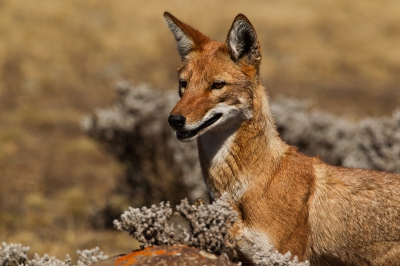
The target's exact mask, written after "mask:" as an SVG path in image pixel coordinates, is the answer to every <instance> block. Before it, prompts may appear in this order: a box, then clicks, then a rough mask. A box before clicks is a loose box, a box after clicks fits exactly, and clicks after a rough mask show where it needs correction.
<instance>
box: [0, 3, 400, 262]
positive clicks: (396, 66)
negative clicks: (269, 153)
mask: <svg viewBox="0 0 400 266" xmlns="http://www.w3.org/2000/svg"><path fill="white" fill-rule="evenodd" d="M166 10H167V11H169V12H171V13H172V14H174V15H175V16H177V17H178V18H180V19H181V20H183V21H185V22H187V23H189V24H190V25H192V26H194V27H195V28H198V29H199V30H200V31H202V32H204V33H205V34H207V35H209V36H210V37H212V38H214V39H217V40H220V41H224V40H225V37H226V34H227V32H228V30H229V27H230V25H231V22H232V20H233V18H234V17H235V16H236V15H237V14H238V13H244V14H245V15H246V16H248V18H249V19H250V21H251V22H252V23H253V25H254V27H255V28H256V30H257V33H258V35H259V39H260V41H261V45H262V51H263V62H262V66H261V75H262V79H263V82H264V84H265V85H266V86H267V88H268V91H269V94H270V96H271V97H272V99H274V97H276V96H277V95H279V94H284V95H288V96H292V97H297V98H300V99H309V100H311V102H312V105H313V108H315V109H323V110H325V111H329V112H332V113H335V114H337V115H341V116H343V117H345V118H346V119H348V120H350V121H356V120H358V119H360V118H363V117H366V116H376V117H377V116H384V115H388V114H390V113H391V112H392V111H393V109H395V108H396V107H397V106H399V105H400V85H399V84H400V16H399V14H400V1H398V0H382V1H373V0H362V1H361V0H360V1H347V0H325V1H312V0H306V1H295V0H292V1H287V0H284V1H275V0H274V1H261V0H260V1H236V0H230V1H228V0H224V1H211V0H205V1H182V0H175V1H165V0H164V1H161V0H158V1H151V2H150V1H140V2H139V1H133V0H129V1H128V0H120V1H106V0H98V1H95V0H88V1H79V0H69V1H67V0H65V1H54V0H38V1H29V0H18V1H6V0H2V1H0V241H6V242H7V243H11V242H14V243H22V244H23V245H27V246H30V247H31V252H32V253H35V252H37V253H39V254H44V253H47V254H49V255H52V256H57V257H58V258H61V259H62V258H63V257H64V256H65V254H67V253H69V254H70V255H71V256H72V257H74V256H75V251H76V250H77V249H85V248H92V247H94V246H99V247H100V248H101V249H102V250H103V251H105V253H107V254H119V253H121V252H126V251H128V250H130V249H132V248H135V245H136V244H135V242H134V241H133V240H132V239H131V238H130V237H128V236H125V235H124V234H122V233H118V232H116V231H114V230H109V229H104V228H97V227H96V226H94V224H95V222H93V219H95V217H96V213H97V212H98V210H101V209H102V208H104V206H105V204H106V202H107V201H115V202H122V203H121V204H125V205H129V201H130V199H129V197H128V198H127V197H126V196H120V197H118V196H116V195H115V193H112V191H113V190H114V188H115V187H116V186H117V185H118V183H119V182H120V181H121V179H122V178H123V175H124V168H123V166H122V165H121V164H120V163H119V162H118V161H117V160H116V159H115V158H114V157H112V156H111V155H109V154H108V153H107V152H106V151H105V150H104V149H103V148H102V147H101V146H100V145H98V143H96V142H95V141H94V140H92V139H91V138H89V137H88V136H87V135H85V133H84V132H83V131H82V129H81V124H80V123H81V121H82V118H83V117H84V116H85V115H86V114H88V113H90V112H92V111H93V110H94V109H95V108H99V107H107V106H110V105H112V103H113V100H114V99H115V92H114V91H113V89H112V88H113V84H114V82H115V81H116V80H118V79H120V78H123V79H127V80H130V81H131V82H132V83H143V82H144V83H147V84H149V85H150V86H152V87H155V88H159V89H160V90H163V91H166V92H171V93H176V87H177V82H176V68H177V67H178V65H179V56H178V54H177V52H176V51H175V46H176V45H175V42H174V39H173V37H172V35H171V34H170V32H169V31H168V29H167V27H166V25H165V22H164V20H163V17H162V13H163V12H164V11H166ZM166 117H167V114H166ZM116 204H118V203H116Z"/></svg>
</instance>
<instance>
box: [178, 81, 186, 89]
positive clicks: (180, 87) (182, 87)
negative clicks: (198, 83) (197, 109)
mask: <svg viewBox="0 0 400 266" xmlns="http://www.w3.org/2000/svg"><path fill="white" fill-rule="evenodd" d="M186 86H187V82H186V80H180V81H179V89H186Z"/></svg>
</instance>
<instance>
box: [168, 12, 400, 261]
mask: <svg viewBox="0 0 400 266" xmlns="http://www.w3.org/2000/svg"><path fill="white" fill-rule="evenodd" d="M164 17H165V20H166V22H167V24H168V27H169V29H170V30H171V32H172V33H173V35H174V37H175V40H176V42H177V44H178V52H179V54H180V56H181V60H182V65H181V67H180V68H179V95H180V97H181V99H180V100H179V102H178V103H177V104H176V106H175V107H174V109H173V110H172V111H171V114H170V116H169V118H168V121H169V123H170V125H171V127H172V128H173V129H174V130H175V131H176V136H177V138H178V139H179V140H181V141H191V140H197V142H198V149H199V157H200V164H201V168H202V172H203V175H204V179H205V183H206V186H207V189H208V192H209V194H210V197H211V198H212V199H215V198H218V197H220V196H221V195H222V194H223V193H227V194H228V195H229V197H228V198H229V201H230V203H231V205H232V206H233V208H234V209H235V210H236V211H237V212H238V213H239V221H238V222H237V223H236V224H235V225H234V226H233V227H232V228H231V230H230V232H229V234H230V236H231V237H232V239H236V238H238V237H240V238H238V239H240V240H239V241H238V243H237V252H238V254H239V256H241V259H243V260H245V261H248V262H251V260H252V256H253V255H254V249H253V244H254V243H257V245H258V246H261V247H262V246H265V247H267V246H270V245H272V246H273V247H274V248H275V249H277V250H278V251H279V252H281V253H285V252H287V251H290V252H291V253H292V255H295V256H298V258H299V259H300V260H310V261H311V264H312V265H396V263H400V175H398V174H393V173H384V172H377V171H372V170H364V169H349V168H344V167H335V166H331V165H328V164H326V163H324V162H322V161H321V160H319V159H318V158H311V157H307V156H305V155H303V154H301V153H299V152H298V151H297V150H296V148H294V147H292V146H289V145H288V144H286V143H285V142H283V141H282V140H281V139H280V138H279V136H278V133H277V130H276V127H275V123H274V119H273V117H272V115H271V111H270V107H269V104H268V97H267V94H266V91H265V88H264V87H263V86H262V85H261V81H260V77H259V68H260V63H261V51H260V43H259V41H258V39H257V34H256V31H255V29H254V28H253V26H252V25H251V23H250V22H249V20H248V19H247V18H246V17H245V16H244V15H241V14H240V15H238V16H237V17H236V18H235V19H234V21H233V24H232V26H231V28H230V30H229V32H228V36H227V39H226V41H225V43H220V42H217V41H214V40H211V39H210V38H208V37H207V36H205V35H203V34H202V33H200V32H199V31H197V30H196V29H194V28H192V27H190V26H188V25H187V24H185V23H183V22H181V21H180V20H178V19H177V18H175V17H174V16H172V15H171V14H170V13H167V12H165V13H164Z"/></svg>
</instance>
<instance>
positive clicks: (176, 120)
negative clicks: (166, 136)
mask: <svg viewBox="0 0 400 266" xmlns="http://www.w3.org/2000/svg"><path fill="white" fill-rule="evenodd" d="M185 122H186V118H185V117H184V116H181V115H170V116H169V117H168V123H169V125H170V126H171V127H172V128H173V129H175V130H179V129H181V128H183V126H184V125H185Z"/></svg>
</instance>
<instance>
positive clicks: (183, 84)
mask: <svg viewBox="0 0 400 266" xmlns="http://www.w3.org/2000/svg"><path fill="white" fill-rule="evenodd" d="M186 86H187V82H186V80H183V79H181V80H179V90H178V93H179V97H181V98H182V94H183V91H184V90H185V89H186Z"/></svg>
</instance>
